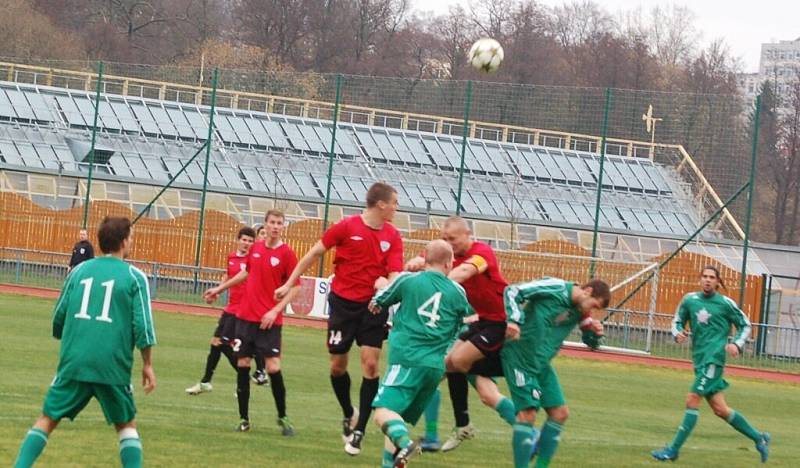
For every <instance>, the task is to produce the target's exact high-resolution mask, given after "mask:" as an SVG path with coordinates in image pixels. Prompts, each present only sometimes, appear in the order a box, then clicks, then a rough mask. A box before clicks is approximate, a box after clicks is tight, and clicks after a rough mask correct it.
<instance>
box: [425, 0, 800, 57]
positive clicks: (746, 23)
mask: <svg viewBox="0 0 800 468" xmlns="http://www.w3.org/2000/svg"><path fill="white" fill-rule="evenodd" d="M564 1H565V0H538V2H539V3H542V4H545V5H550V6H554V5H561V4H563V3H564ZM595 1H596V2H597V3H598V4H600V5H602V6H603V7H605V8H606V9H607V10H608V11H610V12H611V13H612V14H614V15H616V13H617V12H618V11H623V10H631V9H634V8H638V7H642V10H643V11H647V10H649V9H650V8H652V6H653V5H656V4H659V5H669V4H671V3H675V4H678V5H684V6H688V7H689V8H690V9H691V10H692V11H693V12H694V13H695V16H696V18H695V24H696V26H697V27H698V29H700V30H701V31H702V32H703V39H702V40H703V43H704V44H707V43H708V42H710V41H711V40H713V39H715V38H719V37H721V38H723V39H725V42H726V43H727V44H728V45H729V46H730V48H731V52H732V53H733V55H734V56H737V57H739V58H740V59H741V60H742V64H743V67H744V71H746V72H755V71H758V60H759V56H760V54H761V44H762V43H764V42H777V41H778V40H794V39H797V38H798V37H800V1H798V0H699V1H693V2H689V1H681V0H679V1H675V2H661V1H658V2H656V0H595ZM459 3H460V4H461V5H463V6H464V7H465V8H466V9H468V8H469V0H412V5H413V6H414V7H415V8H416V9H417V10H423V11H434V12H436V13H443V12H446V11H447V8H448V6H449V5H454V4H459Z"/></svg>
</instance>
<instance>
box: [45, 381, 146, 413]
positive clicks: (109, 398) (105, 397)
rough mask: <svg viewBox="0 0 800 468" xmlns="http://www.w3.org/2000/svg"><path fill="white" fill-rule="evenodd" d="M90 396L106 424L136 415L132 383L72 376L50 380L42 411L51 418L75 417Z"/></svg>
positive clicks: (87, 402)
mask: <svg viewBox="0 0 800 468" xmlns="http://www.w3.org/2000/svg"><path fill="white" fill-rule="evenodd" d="M92 397H95V398H97V401H98V402H100V407H101V408H103V414H104V415H105V417H106V421H107V422H108V423H109V424H125V423H128V422H131V421H133V418H134V417H135V416H136V405H135V404H134V403H133V385H106V384H99V383H93V382H78V381H76V380H62V379H59V378H58V377H56V378H55V379H54V380H53V383H52V385H50V389H49V390H48V391H47V396H45V398H44V408H43V409H42V412H43V413H44V415H45V416H47V417H49V418H50V419H53V420H55V421H58V420H61V419H62V418H64V417H67V418H69V419H70V420H73V419H75V416H77V415H78V414H79V413H80V412H81V411H82V410H83V409H84V408H85V407H86V405H87V404H89V400H91V399H92Z"/></svg>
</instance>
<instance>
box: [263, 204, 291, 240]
mask: <svg viewBox="0 0 800 468" xmlns="http://www.w3.org/2000/svg"><path fill="white" fill-rule="evenodd" d="M285 221H286V215H284V214H283V211H281V210H269V211H267V214H266V215H264V231H266V233H267V235H266V239H267V240H268V241H269V240H275V239H280V238H281V237H282V236H283V228H284V227H285V226H284V222H285Z"/></svg>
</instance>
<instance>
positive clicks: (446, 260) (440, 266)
mask: <svg viewBox="0 0 800 468" xmlns="http://www.w3.org/2000/svg"><path fill="white" fill-rule="evenodd" d="M425 264H426V265H428V266H430V267H432V268H435V269H437V270H441V271H442V272H443V273H444V274H447V273H450V270H452V269H453V248H452V247H451V246H450V244H448V243H447V242H445V241H443V240H441V239H436V240H432V241H430V242H429V243H428V246H427V247H425Z"/></svg>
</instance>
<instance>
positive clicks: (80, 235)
mask: <svg viewBox="0 0 800 468" xmlns="http://www.w3.org/2000/svg"><path fill="white" fill-rule="evenodd" d="M88 238H89V233H88V232H86V229H81V230H80V231H78V239H80V240H82V241H85V240H86V239H88Z"/></svg>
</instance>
